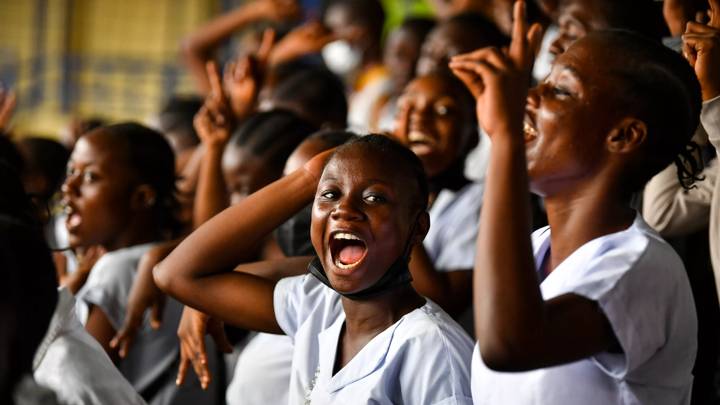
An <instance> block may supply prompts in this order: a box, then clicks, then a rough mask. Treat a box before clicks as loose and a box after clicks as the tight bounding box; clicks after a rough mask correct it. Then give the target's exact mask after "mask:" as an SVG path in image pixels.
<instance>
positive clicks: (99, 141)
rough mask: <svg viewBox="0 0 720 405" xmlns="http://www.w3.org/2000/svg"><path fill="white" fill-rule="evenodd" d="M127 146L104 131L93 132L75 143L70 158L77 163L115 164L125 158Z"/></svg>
mask: <svg viewBox="0 0 720 405" xmlns="http://www.w3.org/2000/svg"><path fill="white" fill-rule="evenodd" d="M126 152H127V149H126V146H125V145H122V144H121V142H116V141H114V140H113V139H112V138H111V137H110V136H108V135H106V134H103V133H102V132H91V133H89V134H86V135H84V136H83V137H81V138H80V139H79V140H78V142H77V143H76V144H75V148H74V149H73V152H72V155H71V156H70V160H71V161H73V162H76V163H88V164H89V163H93V164H98V165H104V164H109V165H111V166H115V165H116V164H117V163H119V162H121V161H122V160H123V158H124V154H125V153H126Z"/></svg>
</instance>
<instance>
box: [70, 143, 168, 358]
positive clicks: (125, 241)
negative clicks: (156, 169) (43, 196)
mask: <svg viewBox="0 0 720 405" xmlns="http://www.w3.org/2000/svg"><path fill="white" fill-rule="evenodd" d="M125 148H126V146H125V145H122V144H121V143H119V142H116V141H114V140H113V139H111V138H109V137H107V136H104V135H103V133H102V130H97V131H94V132H91V133H89V134H87V135H85V136H83V137H82V138H80V140H79V141H78V143H77V144H76V146H75V150H74V151H73V153H72V155H71V157H70V161H69V162H68V177H67V178H66V180H65V183H64V184H63V186H62V191H63V199H64V201H65V202H66V204H67V206H68V207H69V215H68V220H67V223H66V225H67V228H68V233H69V236H70V244H71V246H73V247H88V246H94V245H97V246H101V247H102V248H103V249H105V250H106V251H108V252H111V251H114V250H117V249H121V248H125V247H129V246H134V245H138V244H142V243H148V242H152V241H155V240H158V239H160V233H159V231H158V226H157V224H156V222H155V218H154V215H153V213H152V204H153V202H154V200H155V191H154V190H153V189H152V188H151V187H150V186H149V185H146V184H139V181H138V179H137V177H136V175H135V174H134V173H133V172H132V170H130V169H129V168H128V162H127V158H126V155H125V154H126V150H125ZM85 328H86V329H87V331H88V332H89V333H90V334H91V335H92V336H93V337H95V339H97V341H98V342H100V344H101V345H102V346H103V348H104V349H105V350H106V351H107V352H108V353H109V354H111V355H114V351H113V350H112V349H111V348H110V340H111V339H112V338H113V336H114V335H115V329H114V328H113V327H112V324H111V323H110V321H109V320H108V318H107V316H106V315H105V313H103V312H102V310H100V309H98V308H97V307H91V309H90V314H89V316H88V320H87V323H86V325H85Z"/></svg>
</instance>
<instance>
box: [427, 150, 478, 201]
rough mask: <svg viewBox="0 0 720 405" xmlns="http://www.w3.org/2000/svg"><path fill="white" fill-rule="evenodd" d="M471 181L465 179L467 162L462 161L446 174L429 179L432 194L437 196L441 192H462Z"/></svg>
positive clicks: (445, 172)
mask: <svg viewBox="0 0 720 405" xmlns="http://www.w3.org/2000/svg"><path fill="white" fill-rule="evenodd" d="M469 182H470V181H469V180H468V179H467V178H466V177H465V160H464V159H460V161H459V162H458V164H455V165H453V166H452V167H450V168H449V169H447V170H445V171H444V172H442V173H440V174H438V175H437V176H434V177H433V178H431V179H428V186H429V187H430V192H431V193H434V194H437V193H439V192H440V191H441V190H444V189H449V190H453V191H457V190H460V189H461V188H463V187H465V185H466V184H468V183H469Z"/></svg>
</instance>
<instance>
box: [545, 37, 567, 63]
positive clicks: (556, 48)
mask: <svg viewBox="0 0 720 405" xmlns="http://www.w3.org/2000/svg"><path fill="white" fill-rule="evenodd" d="M569 45H570V44H569V41H568V39H567V38H566V37H565V34H560V35H559V36H558V37H557V38H555V40H554V41H552V43H551V44H550V48H549V49H548V50H549V51H550V54H552V56H553V57H554V58H557V57H558V56H560V55H561V54H563V53H564V52H565V49H567V47H568V46H569Z"/></svg>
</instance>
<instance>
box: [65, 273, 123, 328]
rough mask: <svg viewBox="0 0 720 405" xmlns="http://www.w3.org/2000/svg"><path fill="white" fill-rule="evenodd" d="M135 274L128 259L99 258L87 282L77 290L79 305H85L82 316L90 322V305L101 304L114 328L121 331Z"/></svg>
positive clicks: (84, 321) (85, 320) (100, 306)
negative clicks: (88, 318) (88, 317)
mask: <svg viewBox="0 0 720 405" xmlns="http://www.w3.org/2000/svg"><path fill="white" fill-rule="evenodd" d="M134 276H135V267H134V266H133V262H132V261H128V260H107V261H103V260H102V259H101V260H99V261H98V262H97V263H96V264H95V266H94V267H93V269H92V271H91V273H90V276H89V277H88V281H87V283H86V284H85V286H83V288H82V289H81V290H80V291H79V292H78V295H77V301H78V305H80V306H82V307H84V308H85V311H86V312H83V314H82V316H81V317H80V321H81V322H82V323H83V324H84V323H86V322H87V316H88V315H89V308H90V306H91V305H94V306H97V307H99V308H100V309H101V310H102V311H103V313H104V314H105V316H107V318H108V320H109V321H110V323H111V324H112V327H113V328H114V329H115V330H120V328H121V327H122V324H123V320H124V319H125V311H126V308H127V300H128V296H129V295H130V289H131V288H132V283H133V280H134Z"/></svg>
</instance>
